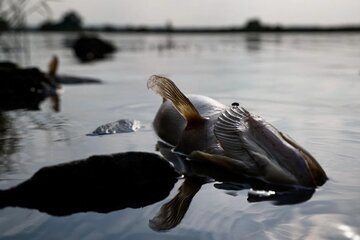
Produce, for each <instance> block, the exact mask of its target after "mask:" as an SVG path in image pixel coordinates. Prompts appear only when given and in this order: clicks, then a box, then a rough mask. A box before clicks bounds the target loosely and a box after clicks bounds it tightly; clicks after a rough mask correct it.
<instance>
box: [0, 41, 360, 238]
mask: <svg viewBox="0 0 360 240" xmlns="http://www.w3.org/2000/svg"><path fill="white" fill-rule="evenodd" d="M68 37H70V35H68V36H63V35H58V34H48V35H42V34H31V35H28V38H29V44H30V46H31V48H30V49H32V51H31V52H30V55H31V58H30V59H31V60H32V61H33V62H32V65H35V66H46V65H47V61H48V59H49V57H50V56H52V55H53V54H57V55H58V56H59V58H60V61H61V66H60V71H59V72H60V73H64V74H70V75H77V76H89V77H92V78H95V79H101V80H103V82H104V84H98V85H81V86H79V85H66V86H65V87H64V90H65V91H64V94H63V95H62V96H61V111H60V112H55V111H53V110H51V109H50V106H51V104H50V102H49V101H45V102H44V103H42V104H41V105H40V109H41V111H37V112H33V111H8V112H2V113H1V114H0V162H1V171H0V179H1V181H0V187H1V189H8V188H11V187H14V186H17V185H18V184H20V182H23V181H25V180H27V179H30V178H31V177H32V176H33V174H34V173H35V172H37V171H38V170H39V169H41V168H42V167H44V166H50V165H55V164H61V163H66V162H69V160H73V159H86V158H88V157H89V156H92V155H98V154H105V155H109V154H112V153H116V152H129V151H136V152H139V151H141V152H143V151H145V152H149V153H151V152H155V144H156V141H157V139H156V136H155V134H154V133H153V131H152V128H151V122H152V119H153V117H154V116H155V113H156V111H157V108H158V106H159V105H160V101H159V99H158V97H156V96H154V95H153V94H152V93H151V92H148V90H147V89H146V80H147V79H148V77H149V76H150V75H152V74H165V75H167V76H169V77H172V78H173V79H176V81H177V84H178V85H179V86H181V87H182V89H183V91H184V92H185V93H189V94H190V93H195V94H196V93H197V94H203V95H207V96H210V97H212V98H215V99H217V100H219V101H220V102H223V103H225V104H227V105H229V104H231V103H232V102H235V101H238V102H239V103H240V105H241V106H244V107H245V108H247V109H249V110H250V111H251V112H254V113H257V114H259V115H261V116H263V117H264V118H265V119H267V120H269V122H271V123H272V124H274V125H275V126H276V127H277V128H279V129H282V130H283V131H284V132H287V133H289V134H290V135H292V136H293V137H294V138H295V139H297V141H298V142H299V143H300V144H301V145H304V147H305V148H306V149H308V150H309V151H310V152H311V153H313V154H314V155H315V157H316V159H317V160H318V161H319V162H320V163H321V165H322V166H323V167H324V169H325V171H326V172H327V174H328V176H329V179H330V180H329V181H328V182H327V183H326V184H325V185H324V186H322V187H320V188H319V189H317V190H316V191H315V193H313V192H296V191H285V190H284V191H273V189H264V187H254V185H253V186H251V184H252V183H249V182H245V183H246V184H244V182H233V181H226V180H227V179H221V178H219V177H221V176H217V175H216V174H217V173H218V171H216V170H217V169H211V168H210V167H209V168H205V167H204V166H201V167H200V166H199V167H198V168H197V169H196V166H195V168H194V166H191V165H190V166H189V164H188V162H187V161H183V160H182V159H181V158H180V159H177V160H172V163H173V164H174V166H175V167H176V169H178V170H179V171H181V172H182V173H185V172H186V173H187V174H188V175H191V173H193V174H194V175H196V174H199V172H200V173H202V175H207V176H211V178H212V179H217V181H215V182H214V181H209V180H208V179H207V178H206V180H205V182H202V181H203V179H200V180H199V179H196V178H195V179H196V180H195V181H192V180H193V179H194V178H192V177H188V178H186V180H183V179H180V180H178V181H177V182H176V183H175V186H174V187H172V186H173V185H169V186H168V189H167V190H166V191H167V194H168V193H169V191H170V190H171V191H170V194H169V195H168V196H167V194H164V195H162V198H158V199H156V200H155V199H154V201H153V202H151V203H150V202H148V204H149V205H147V204H146V203H145V202H143V204H144V205H143V206H144V207H143V208H137V209H129V208H127V207H124V208H114V210H115V209H117V210H115V211H111V212H109V213H106V214H102V213H94V212H92V213H91V212H86V213H77V214H72V215H70V216H67V217H53V216H51V215H48V214H46V213H41V212H39V211H38V210H30V209H24V208H15V207H7V208H4V209H2V210H0V236H1V237H0V238H2V239H49V238H50V239H85V238H86V239H113V238H116V239H171V238H176V239H179V238H183V239H191V238H195V239H238V238H239V236H241V237H242V238H244V239H247V238H252V239H329V238H330V239H350V238H351V237H352V238H356V237H357V236H359V228H358V226H359V225H360V223H359V219H358V217H357V216H358V215H359V214H360V207H359V205H358V204H357V202H358V200H359V199H360V189H359V187H360V183H359V177H358V176H359V172H360V161H359V158H358V156H359V155H360V152H359V146H358V145H359V142H358V139H360V124H359V121H358V119H359V118H360V111H359V104H358V102H359V101H360V95H359V90H358V89H360V86H359V83H360V82H359V70H360V69H359V60H360V59H359V56H360V52H359V51H360V50H359V49H360V47H359V42H360V35H359V34H318V35H316V34H314V35H313V34H306V35H303V34H262V35H258V36H254V35H252V36H249V35H246V34H224V35H220V34H218V35H217V34H214V35H211V34H205V35H201V34H198V35H186V34H184V35H181V34H179V35H177V34H173V35H171V36H166V35H142V34H132V35H123V34H105V35H104V37H105V38H107V39H110V40H111V41H112V42H113V43H114V44H115V45H116V46H117V47H118V48H119V49H121V51H119V52H118V53H116V54H115V55H114V58H113V59H108V60H105V61H102V62H98V63H95V64H89V65H80V64H78V63H77V61H76V60H75V59H74V57H73V55H72V53H71V52H70V50H68V49H67V48H64V47H63V42H64V39H66V38H68ZM49 39H50V40H49ZM49 41H51V48H50V47H49V46H50V45H49ZM158 46H167V47H161V52H159V47H158ZM169 46H170V47H169ZM159 53H160V54H159ZM167 53H170V54H167ZM4 56H5V55H1V54H0V58H4ZM43 70H44V69H43ZM45 70H46V69H45ZM117 119H137V120H139V121H140V122H141V123H142V124H143V126H144V127H143V128H141V129H140V130H139V131H137V132H134V133H126V134H114V135H108V136H101V137H88V136H86V134H87V133H89V132H91V131H92V130H94V129H95V128H96V127H98V126H100V125H101V124H104V123H108V122H113V121H115V120H117ZM164 152H165V151H162V153H163V154H164V156H165V157H166V158H167V156H166V153H164ZM156 154H158V153H156ZM69 164H71V163H69ZM125 169H126V168H125ZM120 172H121V170H120ZM129 172H131V171H129ZM145 172H146V171H145ZM149 173H150V174H151V173H155V172H151V171H149ZM144 176H146V175H144ZM61 177H62V178H64V176H63V175H61ZM93 177H94V178H93V179H92V181H89V182H88V183H90V184H91V185H96V183H98V182H101V181H99V179H97V177H99V176H97V175H96V174H94V175H93ZM217 177H218V178H217ZM222 177H224V176H222ZM138 179H141V178H138ZM69 180H70V179H69ZM103 180H105V179H103ZM68 183H69V184H68V185H70V186H71V182H68ZM172 184H174V183H172ZM126 185H129V186H131V182H128V181H126V182H121V183H120V185H118V186H126ZM96 186H101V185H96ZM113 187H114V188H116V186H115V185H113ZM252 187H253V189H250V188H252ZM99 189H100V188H98V190H99ZM150 189H151V188H150V187H149V190H150ZM178 189H179V190H178ZM257 190H271V191H266V192H259V191H257ZM115 192H116V191H115ZM140 192H143V191H140ZM273 192H275V193H277V195H276V194H274V193H273ZM184 193H186V194H185V195H184ZM280 193H281V194H280ZM289 193H291V194H290V195H289ZM143 194H146V191H144V192H143ZM54 196H55V195H54ZM166 196H167V197H166ZM70 199H71V200H72V198H70ZM79 199H81V198H79ZM94 199H96V198H94ZM108 199H111V197H109V198H107V199H102V200H104V201H106V200H108ZM113 199H114V200H115V199H117V200H119V201H118V202H122V200H125V199H122V198H121V197H119V198H116V197H115V198H113ZM144 199H145V198H144ZM161 199H162V200H161ZM179 199H183V201H180V200H179ZM263 200H266V201H265V202H263ZM53 203H56V201H55V200H54V202H53ZM270 203H271V204H270ZM290 203H293V204H290ZM181 204H183V205H181ZM273 204H275V205H281V206H276V207H275V206H274V205H273ZM284 204H285V205H284ZM145 205H146V206H145ZM56 206H58V205H56ZM178 210H179V211H178ZM44 211H45V210H44ZM174 211H175V212H176V211H178V212H177V213H179V214H177V215H176V214H175V215H174V214H171V212H174ZM164 219H169V221H164ZM149 220H150V222H149ZM59 229H61V231H60V230H59ZM165 229H171V230H168V231H165V232H164V231H160V232H158V231H153V230H165Z"/></svg>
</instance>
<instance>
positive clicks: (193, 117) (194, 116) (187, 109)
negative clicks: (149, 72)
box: [147, 75, 204, 123]
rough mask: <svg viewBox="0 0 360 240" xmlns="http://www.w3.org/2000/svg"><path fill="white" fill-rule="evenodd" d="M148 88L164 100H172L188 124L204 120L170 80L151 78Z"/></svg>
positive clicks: (154, 76)
mask: <svg viewBox="0 0 360 240" xmlns="http://www.w3.org/2000/svg"><path fill="white" fill-rule="evenodd" d="M147 87H148V88H149V89H151V90H153V91H154V92H155V93H157V94H159V95H160V96H162V97H163V98H164V99H168V100H170V101H171V102H172V104H173V105H174V107H175V108H176V110H177V111H178V112H179V113H180V114H181V115H182V116H183V117H184V118H185V119H186V120H187V122H188V123H189V122H193V121H195V122H196V121H203V120H204V118H203V117H201V116H200V114H199V112H198V110H197V109H196V108H195V107H194V105H193V104H192V103H191V102H190V100H189V99H188V98H187V97H186V96H185V95H184V94H183V93H182V92H181V91H180V90H179V88H178V87H177V86H176V85H175V83H174V82H173V81H171V80H170V79H168V78H166V77H163V76H160V75H153V76H151V77H150V78H149V80H148V82H147Z"/></svg>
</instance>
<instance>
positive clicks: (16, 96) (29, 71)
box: [0, 59, 57, 110]
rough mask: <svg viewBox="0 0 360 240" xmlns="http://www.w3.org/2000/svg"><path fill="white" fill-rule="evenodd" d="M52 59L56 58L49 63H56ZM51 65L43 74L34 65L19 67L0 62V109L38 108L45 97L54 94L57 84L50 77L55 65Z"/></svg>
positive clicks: (53, 72)
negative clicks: (47, 72) (46, 72)
mask: <svg viewBox="0 0 360 240" xmlns="http://www.w3.org/2000/svg"><path fill="white" fill-rule="evenodd" d="M54 61H57V60H54V59H53V60H52V62H51V63H53V64H55V65H57V63H55V62H54ZM50 65H51V64H50ZM51 67H52V68H55V69H51V70H50V71H49V74H45V73H43V72H41V71H40V70H39V69H38V68H35V67H32V68H19V67H17V66H16V64H14V63H11V62H3V63H0V110H10V109H19V108H25V109H38V108H39V104H40V102H42V101H43V100H44V99H45V98H47V97H49V96H54V95H56V94H57V93H56V89H57V85H56V83H55V82H54V81H53V80H52V77H53V76H54V75H55V71H56V68H57V66H53V65H52V66H51ZM51 74H53V75H51Z"/></svg>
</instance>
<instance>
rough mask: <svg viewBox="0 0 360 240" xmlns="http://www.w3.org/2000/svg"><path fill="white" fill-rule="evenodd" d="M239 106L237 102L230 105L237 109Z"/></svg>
mask: <svg viewBox="0 0 360 240" xmlns="http://www.w3.org/2000/svg"><path fill="white" fill-rule="evenodd" d="M239 105H240V104H239V103H238V102H233V103H232V104H231V106H232V107H238V106H239Z"/></svg>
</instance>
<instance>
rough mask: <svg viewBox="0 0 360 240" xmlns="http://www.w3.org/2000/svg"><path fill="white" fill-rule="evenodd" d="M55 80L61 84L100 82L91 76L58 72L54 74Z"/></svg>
mask: <svg viewBox="0 0 360 240" xmlns="http://www.w3.org/2000/svg"><path fill="white" fill-rule="evenodd" d="M55 81H56V82H57V83H60V84H63V85H67V84H68V85H73V84H100V83H102V81H101V80H99V79H96V78H91V77H79V76H73V75H64V74H58V75H56V76H55Z"/></svg>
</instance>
